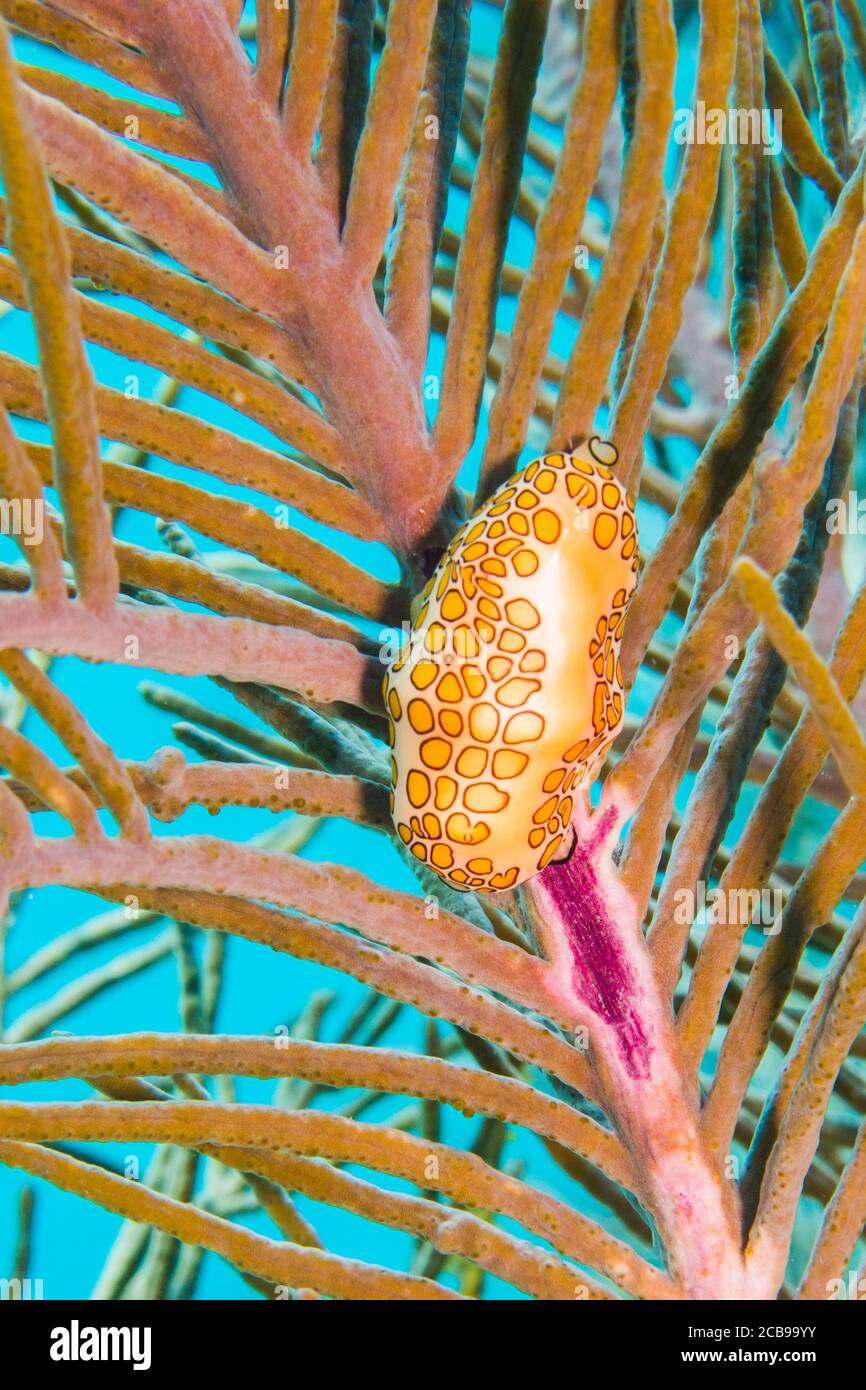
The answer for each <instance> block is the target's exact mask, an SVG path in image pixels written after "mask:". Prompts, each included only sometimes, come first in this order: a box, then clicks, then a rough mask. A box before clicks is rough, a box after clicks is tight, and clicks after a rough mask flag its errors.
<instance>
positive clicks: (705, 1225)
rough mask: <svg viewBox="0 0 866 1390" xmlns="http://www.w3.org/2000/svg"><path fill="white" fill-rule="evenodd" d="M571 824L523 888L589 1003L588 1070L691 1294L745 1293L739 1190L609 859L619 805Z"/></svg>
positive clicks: (565, 974)
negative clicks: (701, 1108)
mask: <svg viewBox="0 0 866 1390" xmlns="http://www.w3.org/2000/svg"><path fill="white" fill-rule="evenodd" d="M574 828H575V834H576V837H577V842H576V845H575V849H574V851H573V853H572V855H571V857H570V858H569V859H568V860H567V861H566V862H564V863H562V864H551V865H549V866H548V867H547V869H546V870H545V871H544V873H543V874H540V875H539V876H538V878H536V879H534V880H532V881H531V883H530V884H529V885H528V887H527V889H526V900H527V906H528V910H529V914H530V919H531V920H532V922H533V924H534V926H535V928H536V932H537V934H538V936H539V939H540V943H541V945H542V947H543V949H544V952H545V954H546V956H547V959H548V960H549V962H550V965H551V968H552V970H553V971H554V973H555V975H556V977H557V979H558V980H559V982H560V986H561V989H562V991H563V993H564V994H565V995H566V996H570V997H571V998H572V999H573V1001H574V1008H575V1013H576V1014H578V1013H579V1014H580V1015H582V1016H585V1015H587V1014H588V1015H589V1023H588V1038H589V1058H590V1063H591V1066H592V1069H593V1073H594V1075H595V1076H596V1078H597V1081H598V1083H599V1086H600V1090H601V1094H602V1097H603V1100H604V1104H605V1108H606V1110H607V1112H608V1114H609V1115H610V1116H611V1117H612V1119H613V1120H614V1123H615V1125H616V1127H617V1129H618V1131H619V1133H620V1135H621V1137H622V1139H623V1141H624V1142H625V1144H626V1147H627V1148H628V1150H629V1152H630V1154H631V1156H632V1159H633V1161H634V1164H635V1168H636V1170H637V1171H638V1172H639V1173H640V1175H641V1181H642V1185H643V1191H644V1194H645V1197H646V1200H647V1202H648V1204H649V1206H650V1208H651V1210H652V1211H653V1212H654V1214H655V1216H656V1219H657V1221H658V1223H659V1227H660V1229H661V1233H662V1236H663V1238H664V1241H665V1245H666V1248H667V1251H668V1256H669V1261H670V1265H671V1272H672V1274H673V1276H674V1278H675V1279H676V1280H677V1281H678V1282H680V1283H681V1284H682V1287H683V1290H684V1293H685V1296H686V1297H688V1298H693V1299H719V1298H722V1299H724V1298H736V1297H742V1295H743V1289H744V1287H745V1267H744V1264H743V1258H742V1253H741V1249H740V1241H739V1234H738V1226H737V1220H736V1210H735V1202H734V1200H733V1196H732V1194H731V1193H729V1192H726V1191H725V1189H724V1187H723V1184H722V1182H721V1180H720V1178H719V1176H718V1174H717V1173H716V1171H715V1170H714V1167H713V1165H712V1164H711V1163H710V1161H709V1156H708V1155H707V1153H706V1152H705V1150H704V1148H703V1144H702V1141H701V1137H700V1132H699V1126H698V1116H697V1108H696V1105H695V1102H694V1099H692V1098H690V1097H688V1096H687V1095H686V1093H685V1091H684V1089H683V1081H682V1076H681V1072H680V1068H679V1064H678V1058H677V1053H676V1047H675V1044H674V1041H673V1032H672V1026H671V1020H670V1017H669V1014H668V1011H667V1009H666V1007H665V1005H664V1004H663V1003H662V1001H661V999H660V997H659V995H658V992H657V989H656V985H655V981H654V979H653V973H652V966H651V962H650V959H649V956H648V954H647V952H646V949H645V947H644V944H643V939H642V936H641V929H640V928H641V924H640V913H639V910H638V908H637V906H636V904H635V903H634V902H633V900H632V899H631V897H630V895H629V894H628V893H627V892H626V890H625V889H624V888H623V886H622V883H621V881H620V880H619V878H618V876H617V874H616V871H615V869H614V867H613V864H612V862H611V860H610V849H611V838H612V836H613V835H615V832H616V822H615V819H614V815H613V813H612V812H611V811H608V812H607V813H605V814H604V816H603V818H602V819H601V821H600V822H599V821H591V820H588V819H586V818H585V817H584V816H583V815H582V814H581V815H578V816H576V818H575V822H574Z"/></svg>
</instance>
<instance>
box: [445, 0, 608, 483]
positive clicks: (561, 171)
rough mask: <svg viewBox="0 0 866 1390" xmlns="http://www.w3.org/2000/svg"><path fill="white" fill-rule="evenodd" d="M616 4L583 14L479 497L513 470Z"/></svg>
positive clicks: (586, 162) (574, 211) (600, 135)
mask: <svg viewBox="0 0 866 1390" xmlns="http://www.w3.org/2000/svg"><path fill="white" fill-rule="evenodd" d="M622 10H623V6H622V5H620V4H613V3H611V4H608V5H597V6H595V7H594V8H593V9H592V10H591V11H590V14H589V18H588V21H587V25H586V30H585V33H584V40H583V44H584V48H583V61H582V66H581V77H580V81H579V83H578V85H577V87H576V88H575V93H574V97H573V99H572V107H571V114H570V117H569V121H568V125H567V128H566V131H565V135H564V139H563V145H562V150H561V153H560V157H559V161H558V163H557V167H556V173H555V174H554V177H553V182H552V184H551V187H550V192H549V193H548V197H547V201H546V202H545V205H544V210H543V212H542V214H541V216H540V218H539V219H538V222H537V224H536V227H535V245H534V248H533V253H532V261H531V264H530V267H529V270H528V272H527V274H526V277H525V279H524V281H523V286H522V288H521V292H520V297H519V299H518V301H517V312H516V315H515V319H514V325H513V327H512V330H511V337H510V341H509V348H508V356H507V357H506V360H505V365H504V367H503V370H502V375H501V376H500V378H499V382H498V385H497V388H496V393H495V395H494V397H493V403H492V405H491V407H490V412H489V416H488V430H487V441H486V444H485V447H484V456H483V458H482V462H481V471H480V474H479V479H478V490H477V494H476V498H477V500H478V501H484V500H486V498H487V496H488V495H489V494H490V493H491V492H492V491H493V490H494V489H495V488H496V487H497V486H498V485H499V484H500V483H501V482H502V481H503V480H504V478H505V477H507V476H508V474H510V473H512V472H513V471H514V468H515V465H516V462H517V458H518V456H519V454H520V451H521V449H522V448H523V445H524V443H525V441H526V432H527V429H528V426H529V420H530V416H531V413H532V408H533V405H534V403H535V397H536V392H537V389H538V383H539V379H540V376H541V368H542V364H543V361H544V353H545V349H546V347H547V344H548V342H549V340H550V334H551V331H552V328H553V322H554V318H555V317H556V312H557V309H558V307H559V302H560V299H561V296H562V290H563V286H564V285H565V281H566V277H567V275H568V270H569V267H570V266H571V265H572V263H573V261H574V257H575V252H576V250H577V241H578V236H579V234H580V229H581V227H582V225H583V220H584V216H585V214H586V208H587V204H588V202H589V198H590V194H591V193H592V189H593V185H594V182H595V177H596V173H597V170H598V165H599V161H600V159H601V151H602V141H603V139H604V133H605V130H606V128H607V124H608V120H609V118H610V112H611V108H612V106H613V100H614V97H615V95H616V86H617V73H618V70H619V47H620V41H621V34H620V31H621V28H622ZM476 177H477V175H476ZM467 235H469V229H468V228H467Z"/></svg>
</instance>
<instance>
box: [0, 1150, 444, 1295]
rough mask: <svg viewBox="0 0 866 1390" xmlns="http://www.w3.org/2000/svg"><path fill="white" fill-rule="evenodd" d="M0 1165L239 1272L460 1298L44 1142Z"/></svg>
mask: <svg viewBox="0 0 866 1390" xmlns="http://www.w3.org/2000/svg"><path fill="white" fill-rule="evenodd" d="M0 1162H3V1163H6V1164H7V1165H8V1166H9V1167H12V1168H19V1169H23V1170H24V1171H25V1172H28V1173H33V1174H34V1175H35V1176H37V1177H42V1178H46V1179H47V1180H48V1181H49V1182H52V1183H54V1185H55V1186H56V1187H60V1188H62V1189H63V1190H64V1191H66V1192H76V1193H78V1194H79V1196H82V1197H87V1198H88V1199H89V1200H90V1201H92V1202H97V1203H98V1204H99V1205H100V1206H103V1207H105V1208H106V1209H107V1210H108V1211H113V1212H117V1213H118V1214H119V1215H120V1216H125V1217H127V1218H128V1219H130V1220H133V1221H143V1222H146V1223H147V1224H148V1225H150V1226H155V1227H156V1228H157V1230H161V1231H166V1232H168V1233H169V1234H170V1235H173V1236H174V1237H175V1238H176V1239H177V1240H182V1241H186V1242H188V1243H189V1244H191V1245H203V1246H204V1247H205V1249H206V1250H212V1251H214V1252H215V1253H216V1254H218V1255H222V1256H223V1257H224V1258H225V1259H227V1260H228V1261H229V1263H230V1264H233V1265H235V1266H236V1267H237V1268H239V1269H244V1270H247V1271H249V1272H250V1273H252V1274H258V1275H259V1276H260V1277H261V1278H263V1279H267V1280H269V1281H270V1282H271V1283H276V1284H278V1285H280V1286H288V1287H289V1288H298V1287H300V1288H306V1287H311V1288H315V1289H317V1290H318V1291H319V1292H321V1293H324V1294H328V1295H330V1296H331V1297H333V1298H353V1299H373V1300H375V1299H380V1298H381V1299H389V1300H390V1299H406V1298H413V1299H417V1298H421V1299H424V1298H428V1299H454V1298H460V1297H462V1295H460V1294H457V1293H454V1292H452V1290H450V1289H447V1288H445V1287H443V1286H442V1285H440V1284H433V1283H431V1282H430V1280H427V1279H421V1278H417V1277H416V1276H414V1275H411V1274H397V1273H395V1272H393V1271H391V1270H387V1269H384V1268H382V1266H380V1265H371V1264H365V1263H361V1262H359V1261H356V1260H347V1259H343V1258H342V1257H341V1256H338V1255H332V1254H330V1253H328V1252H326V1251H324V1250H315V1249H311V1248H310V1247H308V1246H297V1245H292V1244H291V1243H290V1242H287V1241H274V1240H268V1239H267V1238H266V1237H265V1236H259V1235H255V1234H253V1232H251V1231H247V1230H245V1229H244V1228H243V1227H242V1226H236V1225H234V1224H233V1223H231V1222H229V1221H226V1220H224V1219H223V1218H222V1217H219V1216H212V1215H210V1214H209V1213H207V1212H203V1211H200V1210H198V1209H197V1208H195V1207H193V1206H191V1205H190V1204H189V1203H184V1202H178V1201H175V1200H174V1199H173V1198H171V1197H166V1196H164V1195H163V1194H162V1193H160V1192H153V1191H151V1189H150V1188H147V1187H144V1186H142V1184H141V1183H139V1182H131V1181H130V1180H129V1179H128V1178H122V1177H120V1176H119V1175H117V1174H115V1173H109V1172H107V1171H106V1170H105V1169H103V1168H97V1167H96V1166H95V1165H93V1164H91V1163H82V1162H81V1161H80V1160H79V1159H77V1158H71V1157H69V1155H67V1154H61V1153H53V1152H52V1151H51V1150H49V1149H44V1148H42V1147H41V1146H40V1145H38V1144H18V1143H14V1142H6V1141H3V1142H0Z"/></svg>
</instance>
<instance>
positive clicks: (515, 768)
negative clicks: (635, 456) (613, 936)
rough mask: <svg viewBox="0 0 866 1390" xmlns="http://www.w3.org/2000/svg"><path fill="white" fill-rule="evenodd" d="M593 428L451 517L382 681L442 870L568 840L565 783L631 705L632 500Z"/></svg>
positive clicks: (487, 863)
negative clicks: (627, 666)
mask: <svg viewBox="0 0 866 1390" xmlns="http://www.w3.org/2000/svg"><path fill="white" fill-rule="evenodd" d="M615 459H616V451H615V449H614V447H613V445H611V444H608V443H605V442H604V441H603V440H601V439H598V438H593V439H590V440H589V441H588V443H585V444H582V445H581V446H579V447H578V448H577V449H576V450H575V451H574V452H572V453H551V454H546V455H544V457H542V458H539V459H535V460H534V461H533V462H532V463H530V464H528V466H527V467H526V468H525V469H524V470H523V471H522V472H520V473H518V474H517V475H516V476H515V477H514V478H512V479H510V480H509V481H508V482H507V483H505V484H503V486H502V487H500V488H499V489H498V491H497V492H495V493H494V494H493V496H492V497H491V498H490V499H489V501H487V502H486V503H485V504H484V506H483V507H481V508H480V510H479V511H477V512H476V513H475V515H474V516H472V517H470V518H469V520H468V521H467V522H466V523H465V524H464V525H463V526H462V527H461V529H460V530H459V531H458V532H457V534H456V535H455V537H454V539H453V540H452V542H451V544H450V546H449V547H448V550H447V551H446V552H445V554H444V555H443V556H442V559H441V560H440V561H439V564H438V566H437V567H436V570H435V571H434V573H433V575H432V576H431V578H430V581H429V582H428V584H427V586H426V588H425V589H424V591H423V593H422V594H421V595H420V596H419V599H418V600H417V606H416V608H415V611H414V613H413V623H412V630H411V633H410V637H409V641H408V642H406V643H404V645H403V648H402V650H401V651H400V653H399V655H398V656H397V657H396V659H395V660H394V661H393V663H392V665H391V666H390V668H389V670H388V672H387V674H386V676H385V682H384V697H385V705H386V708H387V710H388V716H389V721H390V733H391V743H392V750H393V757H392V764H391V766H392V794H391V810H392V815H393V817H394V824H395V826H396V828H397V832H398V834H399V835H400V838H401V840H402V841H403V843H404V844H405V845H407V846H408V848H409V850H410V851H411V853H412V854H413V855H414V856H415V857H416V858H417V859H419V860H421V861H422V862H423V863H424V864H427V865H429V867H430V868H432V869H434V870H435V871H436V872H437V873H438V874H439V875H440V876H441V877H442V878H443V879H445V880H446V881H447V882H448V883H449V884H451V886H452V887H454V888H458V889H462V890H465V891H470V890H474V891H476V892H480V893H491V892H497V891H501V890H504V889H508V888H513V887H514V886H515V885H516V884H519V883H522V882H524V881H525V880H526V879H528V878H531V877H532V876H533V875H534V874H537V873H538V872H539V871H540V870H541V869H543V868H545V866H546V865H547V864H549V863H550V862H551V860H553V859H555V858H556V857H557V855H559V856H560V857H561V856H562V855H563V854H564V853H566V852H567V849H568V845H569V838H568V837H569V825H570V821H571V814H572V809H573V795H574V793H575V792H576V791H577V790H578V789H579V788H581V787H585V786H587V785H588V784H589V783H590V781H591V779H592V774H593V771H594V770H595V768H596V767H597V766H598V765H599V764H600V762H601V760H602V759H603V758H604V754H605V751H606V749H607V747H608V745H609V744H610V743H611V741H612V740H613V739H614V738H615V737H616V734H617V731H618V730H619V727H620V724H621V723H622V718H623V700H622V673H621V669H620V665H619V646H620V640H621V637H622V630H623V624H624V621H625V613H626V608H627V606H628V602H629V599H630V597H631V593H632V589H633V588H634V584H635V575H636V571H637V567H638V549H637V533H636V528H635V519H634V508H633V504H632V500H631V498H630V497H629V496H628V494H627V493H626V491H625V489H624V488H623V487H622V486H621V484H620V483H619V482H617V480H616V479H615V478H614V476H613V473H612V472H611V470H610V467H609V466H608V465H609V464H611V463H612V462H614V461H615Z"/></svg>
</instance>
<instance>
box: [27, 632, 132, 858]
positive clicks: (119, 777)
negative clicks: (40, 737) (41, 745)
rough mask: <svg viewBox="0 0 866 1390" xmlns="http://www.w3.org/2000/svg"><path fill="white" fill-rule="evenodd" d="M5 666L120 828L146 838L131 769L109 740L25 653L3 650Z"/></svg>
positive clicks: (127, 833) (129, 834) (130, 834)
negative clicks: (80, 769) (72, 758)
mask: <svg viewBox="0 0 866 1390" xmlns="http://www.w3.org/2000/svg"><path fill="white" fill-rule="evenodd" d="M0 671H2V672H3V674H4V675H5V676H6V677H7V679H8V680H10V681H11V682H12V684H13V685H15V686H16V687H17V689H18V690H19V691H20V692H21V694H22V695H23V696H24V697H25V699H26V700H27V702H28V704H30V705H32V706H33V708H34V709H35V710H36V711H37V712H38V713H39V714H40V715H41V716H42V718H43V719H44V720H45V722H46V724H48V726H49V728H51V729H53V730H54V732H55V733H56V734H57V736H58V738H59V739H60V740H61V741H62V743H63V745H64V747H65V748H67V749H68V751H69V752H70V753H71V754H72V756H73V757H74V758H76V759H77V761H78V762H79V764H80V765H81V768H82V771H83V772H84V773H85V774H86V776H87V778H88V779H89V781H90V782H91V784H92V786H93V787H94V789H95V790H96V792H97V794H98V796H99V799H100V801H101V802H102V803H103V804H104V805H106V806H107V807H108V809H109V810H110V812H111V814H112V816H113V817H114V819H115V820H116V821H117V824H118V826H119V827H120V830H121V831H122V833H123V834H124V835H127V836H129V838H130V839H131V840H134V841H138V842H143V841H144V840H146V839H147V838H148V837H149V834H150V827H149V825H148V820H147V816H146V814H145V811H144V807H143V806H142V804H141V801H140V800H139V797H138V793H137V792H136V789H135V786H134V785H133V782H132V779H131V777H130V776H129V773H128V772H127V771H126V769H125V768H124V766H123V764H122V763H121V762H120V760H119V758H117V757H116V756H115V755H114V753H113V752H112V750H111V749H110V748H109V746H108V744H107V743H105V742H103V740H102V739H101V738H99V737H97V735H96V734H95V733H94V732H93V730H92V729H91V728H90V727H89V725H88V724H87V722H86V721H85V719H84V718H83V717H82V715H81V713H80V711H79V710H78V709H76V707H75V705H74V704H73V703H72V701H71V700H70V699H69V698H68V696H66V695H64V694H63V692H62V691H61V690H58V688H57V686H56V685H54V684H53V683H52V682H51V681H50V680H49V678H48V677H47V676H46V675H45V674H44V672H42V671H40V670H39V667H38V666H35V665H34V664H33V662H32V661H28V659H27V657H26V656H24V655H23V653H22V652H16V651H12V650H9V649H7V650H6V651H2V652H0Z"/></svg>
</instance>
